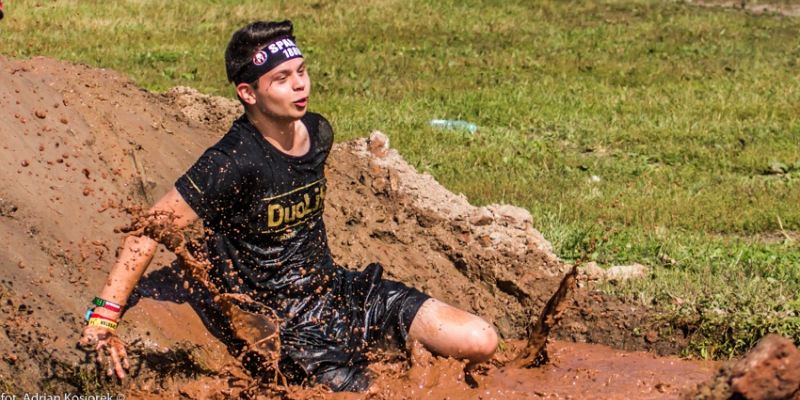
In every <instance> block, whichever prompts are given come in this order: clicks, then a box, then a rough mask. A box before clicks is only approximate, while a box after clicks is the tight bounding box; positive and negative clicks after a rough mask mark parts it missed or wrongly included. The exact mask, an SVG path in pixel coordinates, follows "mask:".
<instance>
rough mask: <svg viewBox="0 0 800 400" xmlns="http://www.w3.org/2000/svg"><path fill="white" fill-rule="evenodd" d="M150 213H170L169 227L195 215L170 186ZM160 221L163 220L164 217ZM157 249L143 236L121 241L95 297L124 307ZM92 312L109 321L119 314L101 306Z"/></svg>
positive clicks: (186, 224)
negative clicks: (119, 247) (113, 261)
mask: <svg viewBox="0 0 800 400" xmlns="http://www.w3.org/2000/svg"><path fill="white" fill-rule="evenodd" d="M154 212H164V213H167V214H171V215H172V216H173V217H174V220H173V224H174V225H175V226H176V227H178V228H183V227H186V226H188V225H190V224H191V223H192V222H194V221H195V220H197V214H195V212H194V211H193V210H192V208H191V207H190V206H189V204H187V203H186V201H185V200H184V199H183V197H181V195H180V193H178V191H177V190H175V188H174V187H173V188H172V189H171V190H170V191H169V192H167V194H165V195H164V197H162V198H161V199H160V200H158V201H157V202H156V203H155V204H154V205H153V207H152V208H151V209H150V213H154ZM164 218H167V217H166V215H165V216H164ZM157 247H158V243H157V242H156V241H155V240H153V239H150V238H149V237H146V236H140V237H137V236H128V237H127V238H125V242H124V244H123V246H122V251H121V252H120V255H119V257H118V258H117V262H116V263H115V264H114V266H113V267H112V268H111V272H110V273H109V274H108V279H106V284H105V286H103V289H102V291H101V292H100V296H99V297H100V298H101V299H103V300H107V301H110V302H113V303H117V304H120V305H124V304H125V303H126V302H127V301H128V297H129V296H130V295H131V292H133V288H134V287H136V284H137V283H138V282H139V279H140V278H141V277H142V275H143V274H144V272H145V270H147V267H148V265H149V264H150V261H151V260H152V259H153V255H154V254H155V252H156V248H157ZM96 312H97V313H99V314H101V315H104V316H107V317H110V318H113V319H119V315H120V314H121V312H114V311H111V310H109V309H108V308H104V307H98V308H97V309H96Z"/></svg>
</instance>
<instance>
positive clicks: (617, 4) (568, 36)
mask: <svg viewBox="0 0 800 400" xmlns="http://www.w3.org/2000/svg"><path fill="white" fill-rule="evenodd" d="M6 13H7V18H6V19H5V20H3V21H2V22H1V23H0V37H2V42H1V43H0V52H1V53H3V54H6V55H10V56H14V57H29V56H33V55H47V56H51V57H57V58H63V59H67V60H71V61H75V62H82V63H88V64H91V65H97V66H103V67H108V68H113V69H116V70H119V71H122V72H124V73H126V74H128V75H130V76H131V77H132V78H133V79H134V80H135V81H136V82H138V83H139V84H141V85H142V86H144V87H146V88H149V89H152V90H163V89H166V88H169V87H172V86H176V85H188V86H193V87H195V88H198V89H200V90H202V91H205V92H207V93H212V94H218V95H225V96H232V94H233V92H232V89H231V88H230V87H229V86H228V85H227V83H226V82H225V78H224V76H225V75H224V68H223V62H222V53H223V50H224V46H225V44H226V42H227V40H228V38H229V37H230V34H231V33H232V31H234V30H235V29H236V28H238V27H239V26H241V25H243V24H244V23H246V22H248V21H251V20H255V19H278V18H290V19H292V20H293V21H294V22H295V26H296V28H297V29H296V30H297V34H298V37H299V41H300V45H301V48H302V49H303V50H304V52H305V54H306V57H307V62H308V63H309V65H310V71H311V74H312V79H313V85H314V90H313V93H312V109H314V110H316V111H319V112H322V113H324V114H325V115H326V116H328V117H329V119H330V120H331V121H332V122H333V124H334V126H335V128H336V129H337V135H338V140H340V141H341V140H347V139H351V138H354V137H358V136H364V135H366V134H367V133H368V132H369V131H371V130H372V129H380V130H383V131H384V132H386V133H387V134H388V135H389V136H390V137H391V139H392V141H393V146H394V147H396V148H398V149H399V150H400V151H401V153H402V154H403V155H404V156H405V157H406V158H407V159H408V160H409V161H410V162H412V163H413V164H414V165H416V166H417V167H418V168H419V169H421V170H424V171H428V172H430V173H431V174H433V175H434V176H435V177H436V178H437V179H439V181H441V182H442V183H443V184H444V185H445V186H447V187H448V188H450V189H451V190H453V191H456V192H463V193H465V194H466V195H467V196H468V197H469V198H470V199H471V201H472V202H473V203H479V204H486V203H491V202H507V203H513V204H516V205H519V206H522V207H525V208H528V209H529V210H531V212H532V214H533V215H534V219H535V221H536V225H537V226H538V227H540V228H541V229H542V230H543V232H544V234H545V236H546V237H548V238H550V239H551V240H553V242H554V244H555V245H556V248H557V251H558V252H559V254H560V255H561V256H562V257H564V258H566V259H573V258H574V257H575V256H576V255H577V254H578V251H579V248H580V246H581V243H586V242H588V241H589V240H591V239H595V240H598V241H599V246H598V249H597V251H596V254H595V255H594V258H595V259H596V260H597V261H598V262H599V263H601V265H611V264H621V263H627V262H641V263H645V264H648V265H650V266H653V267H654V268H655V270H654V271H655V277H656V279H654V280H646V281H640V282H636V283H633V284H630V285H628V286H625V287H622V288H612V289H610V290H615V291H618V292H619V293H621V294H623V295H631V296H635V297H637V298H640V299H642V300H643V301H645V302H650V303H655V304H656V305H657V306H658V307H660V308H661V309H663V310H664V311H665V315H668V316H669V317H670V318H673V320H674V322H675V323H676V324H684V325H686V326H691V332H692V333H693V338H694V340H693V342H692V343H693V344H692V346H693V347H692V348H693V349H694V350H696V351H698V352H701V353H704V354H706V355H709V356H726V355H729V354H735V353H737V352H740V351H742V350H744V349H746V348H747V347H749V346H750V345H752V343H753V341H754V340H755V339H757V337H758V336H759V335H760V334H762V333H763V332H767V331H777V332H781V333H784V334H787V335H789V336H792V337H794V339H795V341H800V329H798V323H797V318H798V310H800V299H798V297H797V295H796V293H798V292H800V282H799V281H798V275H799V274H800V273H798V268H799V267H800V266H798V258H799V256H798V254H800V246H798V243H797V242H796V241H795V242H793V241H791V240H786V241H782V242H781V241H778V242H774V241H773V242H770V241H765V240H762V237H764V236H765V235H766V236H774V235H775V234H776V233H779V232H780V231H781V230H785V231H787V232H790V233H791V232H796V231H799V230H800V184H799V183H798V182H800V121H798V115H800V114H798V111H800V75H798V74H797V71H798V70H799V68H800V45H798V43H800V42H798V40H797V38H798V37H800V19H796V18H785V17H780V16H775V15H762V16H756V15H752V14H748V13H744V12H740V11H736V10H730V9H711V8H701V7H694V6H691V5H687V4H684V3H682V2H669V1H636V0H618V1H593V2H562V1H542V2H530V1H521V0H519V1H490V0H486V1H477V0H469V1H436V2H434V1H392V0H378V1H371V2H366V1H363V0H362V1H353V2H333V1H329V0H314V1H292V2H286V1H254V0H253V1H213V2H212V1H195V2H188V1H179V2H168V3H164V2H156V1H133V0H131V1H52V2H34V1H13V2H10V3H9V4H7V10H6ZM433 118H449V119H465V120H468V121H471V122H474V123H476V124H478V125H479V126H480V130H479V132H478V133H476V134H474V135H470V134H467V133H463V132H458V131H442V130H435V129H431V128H430V127H428V121H429V120H430V119H433ZM593 176H596V177H597V178H599V181H596V182H593V181H592V179H591V178H592V177H593ZM665 260H666V261H665ZM676 299H680V301H678V300H676ZM719 310H722V311H724V312H722V313H720V312H719ZM730 332H734V333H732V334H729V333H730Z"/></svg>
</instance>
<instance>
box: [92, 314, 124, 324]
mask: <svg viewBox="0 0 800 400" xmlns="http://www.w3.org/2000/svg"><path fill="white" fill-rule="evenodd" d="M92 318H100V319H104V320H106V321H111V322H113V323H117V320H115V319H114V318H111V317H106V316H105V315H100V314H98V313H92V315H91V316H90V317H89V319H92Z"/></svg>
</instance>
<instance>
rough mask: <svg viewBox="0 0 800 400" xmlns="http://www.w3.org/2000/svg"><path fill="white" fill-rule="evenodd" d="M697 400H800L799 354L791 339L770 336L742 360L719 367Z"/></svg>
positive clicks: (699, 390)
mask: <svg viewBox="0 0 800 400" xmlns="http://www.w3.org/2000/svg"><path fill="white" fill-rule="evenodd" d="M693 398H694V399H697V400H700V399H703V400H726V399H751V400H766V399H800V351H798V350H797V347H795V346H794V344H793V343H792V341H791V340H789V339H787V338H785V337H782V336H778V335H769V336H766V337H764V338H763V339H761V341H760V342H758V344H757V345H756V347H754V348H753V349H752V350H750V352H749V353H747V355H745V356H744V358H742V359H741V360H738V361H735V362H731V363H729V364H727V365H725V366H723V367H722V368H720V370H719V372H717V375H716V376H715V377H714V378H713V379H712V380H710V381H709V382H707V383H705V384H703V385H701V386H700V387H699V388H698V390H697V393H696V395H695V396H693Z"/></svg>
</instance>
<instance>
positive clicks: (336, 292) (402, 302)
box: [203, 263, 430, 391]
mask: <svg viewBox="0 0 800 400" xmlns="http://www.w3.org/2000/svg"><path fill="white" fill-rule="evenodd" d="M382 275H383V267H382V266H381V265H380V264H378V263H373V264H369V265H368V266H367V267H366V268H365V269H364V270H363V271H350V270H347V269H344V268H342V267H338V266H337V267H335V268H334V269H333V277H332V279H331V280H330V281H329V283H328V285H327V286H326V288H325V290H324V291H322V292H321V293H320V294H318V295H316V296H313V297H305V298H298V299H286V298H280V296H279V295H278V296H275V297H273V298H275V299H279V301H277V302H275V303H273V304H280V305H279V306H278V305H272V307H273V309H274V311H275V312H276V313H277V314H278V315H279V316H280V318H281V319H282V322H281V331H280V338H281V360H280V362H279V366H280V369H281V372H282V373H283V374H284V375H285V376H286V377H287V378H289V380H290V381H291V382H292V383H302V382H309V383H315V384H324V385H327V386H328V387H330V388H331V389H332V390H334V391H363V390H366V389H367V387H369V383H370V378H369V376H368V370H367V364H368V360H367V357H366V353H367V351H368V350H370V349H375V348H403V347H404V346H405V343H406V339H407V337H408V330H409V329H410V327H411V323H412V322H413V321H414V317H415V316H416V314H417V311H419V308H420V307H421V306H422V304H423V303H424V302H425V301H426V300H428V299H429V298H430V296H428V295H426V294H424V293H422V292H420V291H419V290H417V289H414V288H411V287H408V286H406V285H404V284H402V283H400V282H396V281H391V280H384V279H382ZM271 303H272V302H271ZM206 305H207V306H208V307H203V308H205V310H204V311H205V314H206V315H204V317H205V318H204V319H206V321H207V322H208V323H209V324H210V325H216V326H214V328H216V329H213V330H212V331H216V332H215V334H217V336H218V337H221V338H223V339H224V340H225V341H226V342H227V344H228V345H232V346H233V347H234V348H235V347H236V345H237V343H236V342H237V341H236V340H235V339H232V337H233V335H232V334H231V332H230V329H229V325H230V324H229V322H227V319H226V318H225V317H223V316H222V314H221V313H220V312H219V311H218V310H215V308H216V307H214V304H213V303H206ZM209 308H210V309H209ZM209 312H210V314H212V315H209ZM238 345H241V343H238ZM245 359H246V360H247V357H245ZM258 363H259V360H258V359H257V358H256V359H255V360H251V362H249V363H248V362H246V363H245V365H251V367H250V368H249V369H251V370H252V371H253V372H256V373H257V371H258V370H259V364H258Z"/></svg>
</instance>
